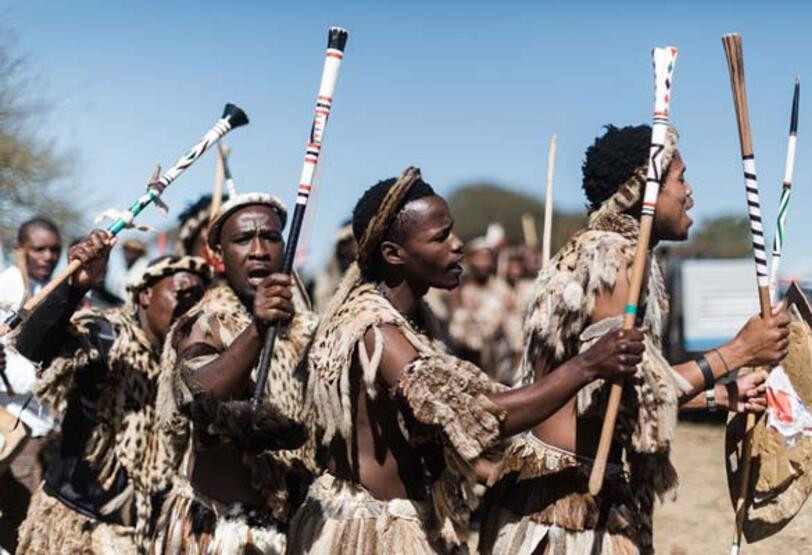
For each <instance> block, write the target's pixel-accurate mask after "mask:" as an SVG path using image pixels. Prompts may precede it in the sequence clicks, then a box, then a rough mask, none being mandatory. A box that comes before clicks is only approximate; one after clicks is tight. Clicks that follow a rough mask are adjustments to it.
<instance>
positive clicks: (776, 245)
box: [770, 76, 801, 303]
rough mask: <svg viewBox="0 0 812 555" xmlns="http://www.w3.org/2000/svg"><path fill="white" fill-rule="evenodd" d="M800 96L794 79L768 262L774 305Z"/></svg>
mask: <svg viewBox="0 0 812 555" xmlns="http://www.w3.org/2000/svg"><path fill="white" fill-rule="evenodd" d="M800 94H801V79H800V77H797V76H796V77H795V90H794V91H793V93H792V115H791V116H790V120H789V139H788V140H787V163H786V165H785V166H784V183H783V184H782V186H781V200H780V201H779V202H778V218H776V220H775V236H774V237H773V253H772V258H771V260H770V300H771V301H772V302H773V303H775V301H776V300H777V297H778V268H779V267H780V266H781V251H782V250H783V247H784V226H785V225H786V223H787V207H789V195H790V191H791V190H792V173H793V170H794V169H795V147H796V145H797V142H798V103H799V101H800V99H799V97H800Z"/></svg>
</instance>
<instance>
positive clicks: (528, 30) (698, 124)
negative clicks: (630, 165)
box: [2, 0, 812, 273]
mask: <svg viewBox="0 0 812 555" xmlns="http://www.w3.org/2000/svg"><path fill="white" fill-rule="evenodd" d="M3 6H4V10H3V12H2V13H4V15H5V16H6V17H5V21H6V26H7V27H8V28H9V29H11V30H12V31H13V32H14V33H15V34H16V42H17V48H18V51H19V52H21V53H23V54H25V55H26V56H27V57H28V58H29V60H30V63H31V66H32V67H33V69H34V70H35V71H36V73H37V74H38V75H39V76H40V78H41V79H40V87H41V89H42V90H41V91H37V92H40V93H42V94H45V95H46V96H47V97H48V98H51V99H53V100H54V109H53V110H52V111H51V113H50V114H49V115H48V116H47V118H46V119H45V121H44V127H43V133H44V134H45V135H46V136H49V137H51V138H53V139H54V140H55V141H57V143H58V144H59V145H61V146H63V147H65V148H69V149H72V150H73V151H74V152H75V153H76V156H77V160H78V162H79V163H78V167H77V171H76V174H75V178H76V180H77V181H78V182H79V183H80V190H82V191H83V194H82V195H81V198H79V199H77V202H78V203H80V206H81V207H82V208H83V209H86V210H87V211H88V213H95V212H98V211H100V210H101V209H102V208H106V207H118V208H123V207H124V206H126V205H128V204H129V203H130V202H131V201H132V200H133V199H134V198H135V197H136V196H137V195H139V194H140V192H141V191H142V187H143V185H144V183H145V180H146V178H147V177H148V175H149V173H150V171H151V168H152V166H153V165H154V164H155V163H156V162H159V161H160V162H161V163H162V164H163V165H164V167H166V166H168V165H170V164H172V163H174V161H175V160H176V159H177V158H178V157H179V156H180V155H181V154H182V153H183V151H184V150H185V149H186V148H187V147H189V146H191V145H192V144H193V143H194V142H196V141H197V140H198V139H199V137H200V136H201V135H202V133H203V132H204V131H205V130H206V129H208V127H209V126H210V125H211V124H212V123H213V122H214V120H215V119H216V117H217V116H218V115H219V113H220V111H221V110H222V106H223V104H224V103H225V102H228V101H231V102H235V103H236V104H238V105H240V106H241V107H243V108H244V109H245V110H246V112H247V113H248V115H249V116H250V118H251V120H252V121H251V125H249V126H248V127H246V128H242V129H239V130H237V131H235V132H234V133H233V134H232V135H230V137H229V141H228V142H229V143H230V144H231V146H232V148H233V154H232V157H231V164H232V168H233V172H234V175H235V179H236V181H237V184H238V187H239V188H240V189H241V190H242V191H248V190H262V191H270V192H273V193H275V194H277V195H279V196H280V197H282V199H283V200H284V201H285V202H286V203H288V205H289V206H290V205H292V203H293V199H294V193H295V186H296V183H297V181H298V176H299V172H300V170H301V164H302V157H303V154H304V146H305V139H306V136H307V132H308V130H309V126H310V122H311V119H312V112H313V103H314V100H315V94H316V89H317V86H318V80H319V77H320V74H321V67H322V60H323V50H324V46H325V41H326V30H327V28H328V27H329V26H330V25H342V26H345V27H347V28H348V29H349V30H350V38H349V42H348V46H347V52H346V57H345V61H344V66H343V68H342V73H341V78H340V81H339V84H338V89H337V92H336V95H335V102H334V107H333V113H332V116H331V120H330V124H329V126H328V129H327V138H326V143H325V148H324V154H323V156H322V164H323V167H322V178H321V191H320V192H319V196H318V204H317V206H316V208H315V210H316V212H315V214H314V223H313V228H312V235H311V246H312V247H313V249H314V253H313V259H314V261H315V263H318V262H321V261H322V260H323V259H324V258H325V256H326V254H327V249H328V246H327V245H328V242H329V239H330V238H332V236H333V233H334V230H335V229H336V227H337V226H338V224H339V222H340V221H341V220H342V219H344V218H346V217H347V216H348V215H349V213H350V210H351V208H352V206H353V204H354V202H355V200H356V199H357V198H358V196H359V195H360V194H361V192H362V191H363V190H364V189H365V188H366V187H368V186H369V185H371V184H372V183H374V182H375V181H377V180H378V179H380V178H383V177H388V176H392V175H395V174H397V173H399V172H400V171H401V170H402V169H403V168H404V167H406V166H407V165H410V164H414V165H417V166H419V167H421V169H422V170H423V174H424V177H425V178H426V180H427V181H429V182H430V183H432V184H433V185H435V187H436V188H438V189H439V190H440V191H441V192H444V193H447V192H450V191H452V190H453V189H454V188H455V187H457V186H459V185H461V184H465V183H467V182H472V181H477V180H490V181H494V182H497V183H500V184H503V185H505V186H507V187H511V188H514V189H517V190H521V191H525V192H531V193H533V194H538V195H539V196H540V197H541V196H542V195H543V185H544V175H545V165H546V155H547V143H548V140H549V137H550V135H551V133H553V132H557V133H558V136H559V155H558V160H557V164H556V180H555V181H556V192H555V195H556V204H557V206H559V207H561V208H566V209H570V210H578V209H581V207H582V206H583V200H582V193H581V189H580V164H581V161H582V157H583V152H584V149H585V147H586V146H587V145H588V144H590V143H591V141H592V140H593V139H594V137H595V136H596V135H597V134H599V133H600V131H601V126H602V125H604V124H606V123H616V124H637V123H642V122H648V120H649V118H650V112H651V108H652V86H653V85H652V71H651V59H650V51H651V48H652V47H654V46H664V45H675V46H677V47H678V48H679V49H680V55H679V58H678V60H677V66H676V71H675V75H674V85H673V101H672V119H673V121H674V123H675V124H676V125H677V126H678V128H679V129H680V132H681V136H682V138H681V142H680V148H681V150H682V152H683V156H684V158H685V160H686V163H687V165H688V173H687V178H688V179H689V181H690V182H691V183H692V185H693V186H694V189H695V194H694V196H695V199H696V201H697V205H696V208H695V209H694V216H695V218H698V219H699V220H701V219H702V218H703V217H707V216H709V215H715V214H719V213H736V214H744V213H745V209H746V205H745V198H744V191H743V179H742V173H741V172H742V170H741V162H740V154H739V146H738V136H737V131H736V124H735V118H734V112H733V104H732V100H731V93H730V85H729V79H728V73H727V67H726V64H725V59H724V53H723V49H722V46H721V41H720V36H721V35H722V34H723V33H725V32H731V31H738V32H741V33H742V34H743V36H744V53H745V66H746V77H747V90H748V95H749V102H750V115H751V120H752V127H753V133H754V144H755V153H756V161H757V166H758V172H759V178H760V185H761V192H762V194H761V197H762V204H763V208H764V212H765V220H767V221H769V222H773V221H774V218H775V213H776V205H777V200H778V195H779V188H780V182H781V179H782V174H783V166H784V156H785V148H786V135H787V130H788V123H789V104H790V100H791V93H792V82H793V79H794V77H795V74H796V73H800V75H801V79H802V94H801V114H800V130H799V147H798V161H797V164H796V172H795V188H794V189H793V199H792V202H791V205H790V213H789V221H788V224H787V242H786V247H785V258H784V265H783V268H784V269H785V270H787V271H791V272H806V273H812V253H810V252H809V250H808V248H807V244H808V243H807V242H806V239H805V238H808V237H809V236H812V218H808V217H806V211H807V210H808V208H809V207H810V206H812V204H811V201H812V190H810V189H812V183H810V178H809V176H810V175H812V173H811V171H812V169H811V168H809V163H808V158H809V157H808V155H807V153H808V152H810V149H812V140H807V138H806V130H807V129H810V130H812V119H810V118H808V115H809V110H808V108H809V107H810V106H812V101H810V100H808V99H807V98H805V96H804V93H805V91H807V90H810V89H809V88H810V87H812V61H810V58H809V56H807V55H806V53H808V52H809V51H810V48H811V47H812V37H810V35H809V33H808V27H809V23H810V22H812V17H810V16H812V8H810V6H809V5H806V4H803V3H800V2H797V3H786V2H785V3H778V2H771V3H768V2H761V3H750V2H718V3H713V2H681V3H678V4H662V3H660V4H657V3H650V2H647V3H644V2H618V1H614V2H606V3H579V2H545V1H536V2H526V3H525V2H510V1H503V2H488V3H485V2H477V1H468V2H440V1H437V2H424V1H411V2H330V3H323V2H307V3H305V2H288V3H281V2H243V1H229V2H211V1H198V2H186V1H183V2H181V1H174V2H166V1H165V2H152V1H147V0H142V1H140V2H129V3H125V2H116V1H105V2H95V1H94V2H91V1H79V0H75V1H72V2H55V1H54V2H45V1H42V0H26V1H25V2H22V1H15V2H4V3H3ZM805 76H809V79H810V81H809V83H810V84H809V85H805V84H804V78H805ZM810 134H812V131H810ZM213 174H214V156H207V157H206V158H204V159H202V160H200V161H199V162H198V164H197V165H195V166H194V167H193V168H192V169H191V170H189V171H188V172H187V173H186V174H185V175H183V176H182V177H181V178H180V179H179V180H178V181H177V182H176V183H175V184H173V185H172V187H171V188H170V189H169V190H168V191H167V193H166V194H165V200H166V201H167V203H168V204H169V205H170V208H171V209H172V211H173V217H174V215H176V214H177V212H178V211H180V210H181V209H182V208H183V207H184V205H185V204H186V203H188V202H190V201H191V200H193V199H194V198H196V197H197V195H199V194H201V193H204V192H208V191H209V190H210V189H211V186H212V180H213ZM141 221H143V222H144V223H147V224H150V225H153V226H157V227H166V226H168V224H169V222H166V221H163V220H162V219H161V218H160V216H159V215H158V213H157V211H156V210H154V209H149V211H148V213H145V215H144V217H143V218H142V220H141ZM772 227H773V224H772V223H770V224H769V235H770V236H772Z"/></svg>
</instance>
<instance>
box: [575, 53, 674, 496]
mask: <svg viewBox="0 0 812 555" xmlns="http://www.w3.org/2000/svg"><path fill="white" fill-rule="evenodd" d="M651 55H652V58H653V60H654V116H653V121H652V125H651V146H650V148H649V164H648V173H647V175H646V190H645V193H644V194H643V208H642V210H641V215H640V233H639V235H638V238H637V247H636V248H635V251H634V263H633V264H632V275H631V279H630V280H629V295H628V297H627V299H626V310H625V314H624V315H623V329H627V330H630V329H632V328H633V327H634V323H635V320H636V319H637V303H638V301H639V300H640V289H641V288H642V285H643V275H644V274H645V270H646V265H647V262H648V251H649V243H650V242H651V228H652V225H653V223H654V210H655V209H656V207H657V195H658V194H659V192H660V184H661V181H662V178H663V170H664V169H665V168H663V155H664V153H665V141H666V133H667V132H668V117H669V109H670V106H671V76H672V74H673V72H674V62H675V61H676V59H677V49H676V48H674V47H673V46H666V47H665V48H655V49H654V50H653V51H652V53H651ZM622 393H623V385H622V384H621V383H619V382H615V383H613V384H612V387H611V389H610V391H609V402H608V404H607V405H606V414H605V415H604V417H603V427H602V428H601V439H600V443H598V452H597V454H596V455H595V464H594V465H593V466H592V473H591V475H590V476H589V492H590V493H591V494H592V495H597V494H598V492H600V490H601V487H602V486H603V476H604V474H605V472H606V461H607V460H608V458H609V448H610V447H611V445H612V436H613V435H614V433H615V421H616V420H617V412H618V409H619V408H620V398H621V394H622Z"/></svg>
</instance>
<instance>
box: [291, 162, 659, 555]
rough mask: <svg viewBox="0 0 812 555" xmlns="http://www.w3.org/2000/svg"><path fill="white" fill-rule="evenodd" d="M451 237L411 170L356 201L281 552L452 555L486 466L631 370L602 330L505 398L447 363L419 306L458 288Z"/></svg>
mask: <svg viewBox="0 0 812 555" xmlns="http://www.w3.org/2000/svg"><path fill="white" fill-rule="evenodd" d="M453 225H454V220H453V219H452V217H451V214H450V212H449V209H448V205H447V204H446V202H445V200H444V199H443V198H442V197H440V196H438V195H437V194H436V193H435V192H434V190H433V189H432V188H431V186H430V185H428V184H427V183H426V182H424V181H423V179H422V177H421V175H420V172H419V170H417V169H416V168H408V169H407V170H406V171H405V172H404V173H403V175H402V176H401V177H400V178H399V179H394V178H393V179H388V180H385V181H381V182H379V183H378V184H376V185H375V186H373V187H372V188H371V189H369V190H368V191H367V192H366V193H365V194H364V195H363V196H362V197H361V199H360V200H359V202H358V204H357V206H356V208H355V212H354V214H353V233H354V235H355V237H356V239H358V245H359V246H358V259H357V264H355V265H353V266H352V267H351V268H350V269H349V270H348V271H347V273H346V275H345V278H344V280H343V282H342V285H341V287H340V288H339V290H338V292H337V293H336V295H335V296H334V297H333V299H332V301H331V302H330V305H329V306H328V308H327V310H326V312H325V313H324V315H323V317H322V321H321V322H320V324H319V327H318V328H317V330H316V334H315V337H314V339H313V344H312V347H311V350H310V351H309V353H308V364H309V380H310V381H309V384H308V385H309V397H310V398H312V400H313V403H314V406H315V411H316V415H315V416H316V420H317V424H318V427H319V428H320V436H321V437H320V440H321V443H322V445H323V446H324V448H325V450H326V461H325V462H326V471H325V472H324V473H323V474H322V475H321V476H320V477H319V478H318V479H317V480H316V481H315V482H314V483H313V484H312V485H311V486H310V489H309V491H308V494H307V498H306V500H305V502H304V504H303V505H302V507H301V508H300V509H299V511H298V512H297V514H296V516H294V518H293V521H292V522H291V530H290V533H289V536H288V538H289V544H288V552H289V553H365V554H375V553H381V554H383V553H387V554H388V553H420V554H422V553H460V552H462V553H464V552H466V551H467V543H466V535H467V532H468V522H469V513H470V510H471V507H472V506H474V505H475V504H476V500H475V498H474V496H473V494H472V492H471V487H472V486H473V485H475V482H476V480H477V478H480V477H482V478H487V474H488V470H490V468H492V465H491V464H490V463H489V462H488V456H494V455H496V454H498V449H499V447H500V444H501V443H502V441H503V440H504V439H506V438H507V437H509V436H511V435H513V434H516V433H519V432H522V431H524V430H527V429H529V428H531V427H532V426H535V425H537V424H538V423H539V422H541V421H542V420H543V419H544V418H545V417H547V416H548V415H550V414H552V413H553V412H554V411H555V410H556V409H557V408H558V407H560V406H561V404H563V403H564V402H566V401H567V399H569V398H570V397H571V396H572V395H574V394H575V392H576V391H578V390H579V389H580V388H581V387H583V386H585V385H586V384H588V383H590V382H591V381H593V380H595V379H598V378H604V379H612V378H617V377H620V376H624V375H629V373H630V372H632V371H633V370H634V364H635V363H636V362H637V361H639V360H640V359H639V356H638V353H640V352H641V351H642V349H643V345H642V332H640V331H639V330H630V331H616V332H613V333H610V334H607V335H606V337H604V338H603V339H602V340H600V341H598V342H597V343H596V344H595V346H594V347H593V348H592V349H589V350H588V351H587V352H585V353H584V354H583V355H582V356H577V357H573V358H572V359H571V360H569V361H568V362H567V363H566V364H564V365H562V368H561V369H560V370H556V371H555V372H551V373H550V375H549V376H547V377H546V378H545V379H543V380H540V381H538V382H537V383H531V384H528V385H527V386H525V387H521V388H517V389H514V390H509V389H508V388H506V387H505V386H503V385H501V384H498V383H496V382H494V381H492V380H490V379H489V378H488V377H487V376H486V375H485V373H484V372H482V370H480V369H479V368H477V367H476V366H474V365H473V364H471V363H469V362H466V361H464V360H461V359H459V358H456V357H454V356H452V355H450V354H449V353H448V352H447V351H446V349H445V347H444V346H443V344H442V343H441V342H440V341H439V340H438V339H437V338H438V335H437V327H436V321H435V320H434V318H433V317H432V314H431V312H430V311H429V310H428V309H427V307H426V305H425V303H424V302H423V297H424V295H425V294H426V292H427V291H428V290H429V288H430V287H437V288H442V289H452V288H454V287H457V286H458V285H459V280H460V273H461V272H462V267H461V266H460V262H461V261H462V256H463V255H462V242H461V241H460V240H459V238H457V236H456V235H455V234H454V232H453ZM621 352H622V353H624V354H622V355H621Z"/></svg>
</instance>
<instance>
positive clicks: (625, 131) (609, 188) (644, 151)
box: [581, 125, 651, 211]
mask: <svg viewBox="0 0 812 555" xmlns="http://www.w3.org/2000/svg"><path fill="white" fill-rule="evenodd" d="M605 129H606V132H605V133H604V134H603V135H602V136H600V137H598V138H597V139H595V142H594V143H593V144H592V146H590V147H589V148H588V149H587V150H586V159H585V160H584V163H583V165H582V166H581V171H582V173H583V183H582V187H583V189H584V193H585V194H586V198H587V200H589V210H590V211H592V210H595V209H596V208H598V207H599V206H600V205H601V204H603V202H604V201H606V200H607V199H608V198H609V197H611V196H612V195H613V194H615V192H616V191H617V190H618V188H620V186H621V185H623V184H624V183H625V182H626V181H628V180H629V178H630V177H631V176H632V174H633V173H634V171H635V170H636V169H637V168H639V167H640V166H642V165H643V164H645V163H646V160H647V159H648V152H649V147H650V143H651V127H649V126H648V125H637V126H627V127H621V128H618V127H615V126H614V125H607V126H606V127H605Z"/></svg>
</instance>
